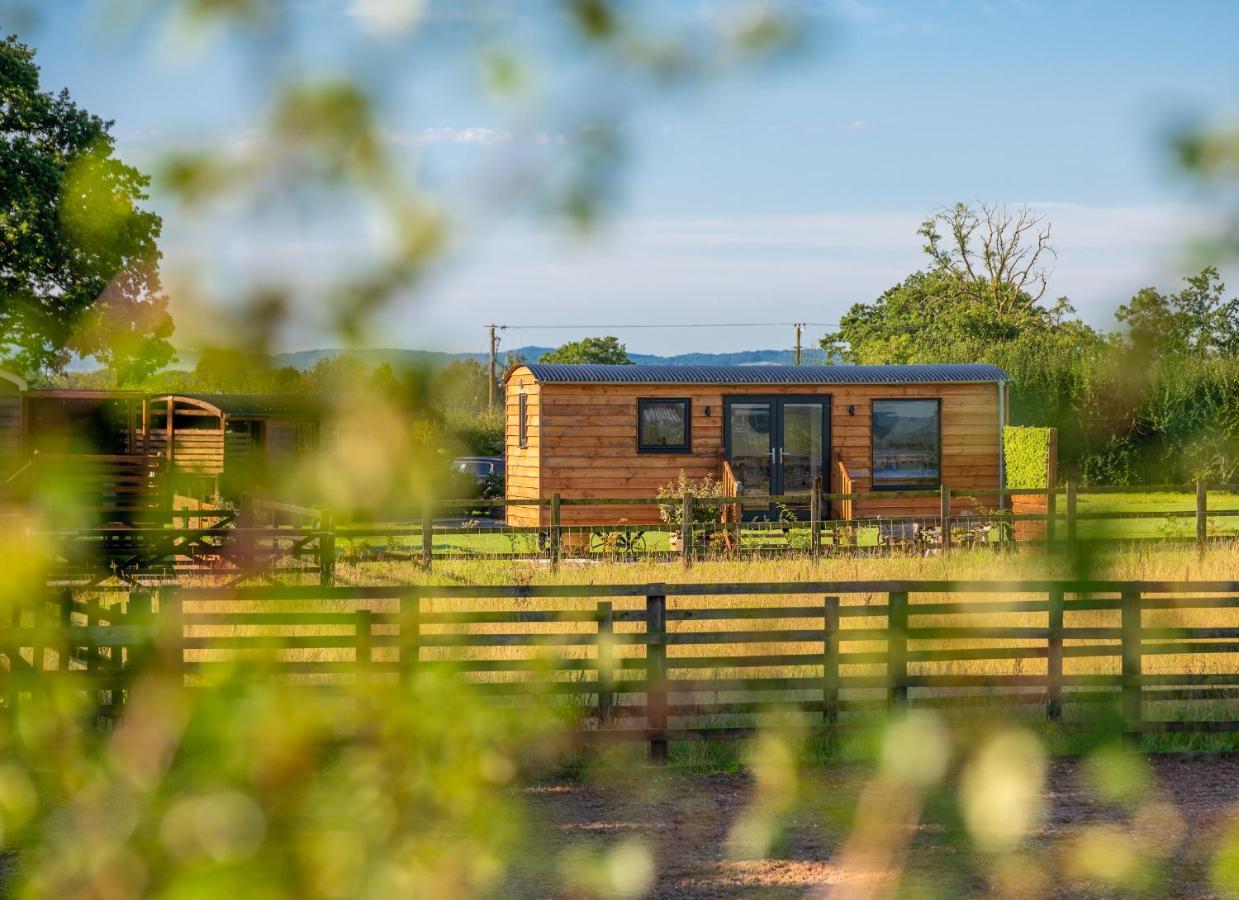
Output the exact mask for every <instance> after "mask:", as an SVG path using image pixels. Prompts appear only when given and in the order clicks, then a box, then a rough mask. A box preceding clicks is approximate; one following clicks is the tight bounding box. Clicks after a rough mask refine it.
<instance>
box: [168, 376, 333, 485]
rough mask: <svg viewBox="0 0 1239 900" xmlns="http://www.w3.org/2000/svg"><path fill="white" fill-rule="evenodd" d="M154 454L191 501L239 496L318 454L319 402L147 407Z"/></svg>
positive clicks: (223, 400) (255, 400)
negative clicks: (275, 471)
mask: <svg viewBox="0 0 1239 900" xmlns="http://www.w3.org/2000/svg"><path fill="white" fill-rule="evenodd" d="M150 410H151V413H150V432H149V440H148V446H149V447H150V450H151V452H153V453H158V454H160V455H161V456H163V457H164V458H165V459H166V460H167V462H168V466H169V469H170V471H171V472H172V474H173V476H174V478H176V479H177V480H178V481H179V483H180V487H181V488H182V489H183V490H184V492H186V493H190V494H194V495H199V494H200V495H206V494H216V493H220V492H221V490H222V491H223V493H225V494H233V495H235V494H237V493H238V492H240V491H241V490H247V489H249V488H250V487H252V486H253V485H254V484H255V483H259V482H261V481H262V480H263V479H264V478H265V474H266V472H268V471H269V470H270V469H271V468H272V467H276V466H280V465H284V464H286V463H289V462H292V461H293V460H294V459H295V458H296V456H297V455H298V454H299V453H301V452H305V451H311V450H316V449H317V448H318V446H319V437H320V428H321V422H322V416H323V401H322V399H321V398H317V397H311V396H305V395H300V394H169V395H165V396H162V397H155V398H153V399H152V400H151V401H150Z"/></svg>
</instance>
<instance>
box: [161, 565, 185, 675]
mask: <svg viewBox="0 0 1239 900" xmlns="http://www.w3.org/2000/svg"><path fill="white" fill-rule="evenodd" d="M159 625H160V634H161V636H162V640H163V642H164V647H163V653H164V655H165V656H167V658H168V659H167V661H168V664H169V665H171V666H172V668H173V670H174V671H175V672H176V673H177V674H178V675H179V676H180V677H179V680H178V683H177V687H184V686H185V675H186V673H187V671H188V669H189V664H188V663H187V662H186V661H185V605H184V603H183V602H182V601H181V595H180V594H179V593H178V592H177V591H176V590H175V589H173V588H165V589H163V590H161V591H160V592H159Z"/></svg>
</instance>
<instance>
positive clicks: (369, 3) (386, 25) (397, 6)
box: [348, 0, 426, 37]
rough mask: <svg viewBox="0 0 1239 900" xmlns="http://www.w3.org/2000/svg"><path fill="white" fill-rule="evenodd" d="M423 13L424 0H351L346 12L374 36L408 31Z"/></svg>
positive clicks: (424, 9) (424, 11)
mask: <svg viewBox="0 0 1239 900" xmlns="http://www.w3.org/2000/svg"><path fill="white" fill-rule="evenodd" d="M425 13H426V0H351V2H350V3H349V6H348V14H349V15H350V16H352V17H354V18H355V19H357V20H358V21H359V22H360V23H361V27H362V30H363V31H365V32H366V33H367V34H370V35H373V36H375V37H384V36H392V35H398V34H400V33H401V32H404V31H408V30H409V29H410V28H412V27H413V26H414V25H416V24H417V23H418V22H419V21H421V18H422V16H423V15H425Z"/></svg>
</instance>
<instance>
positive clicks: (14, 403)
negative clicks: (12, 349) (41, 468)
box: [0, 370, 26, 485]
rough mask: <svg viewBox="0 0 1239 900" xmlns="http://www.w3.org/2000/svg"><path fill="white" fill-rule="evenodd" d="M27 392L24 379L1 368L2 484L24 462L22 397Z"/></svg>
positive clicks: (0, 477) (0, 439) (0, 456)
mask: <svg viewBox="0 0 1239 900" xmlns="http://www.w3.org/2000/svg"><path fill="white" fill-rule="evenodd" d="M25 392H26V382H25V381H24V380H22V379H21V378H18V377H17V376H16V375H14V374H13V373H11V372H5V371H3V370H0V485H3V483H4V482H5V481H7V480H8V478H9V477H10V476H11V475H12V474H13V473H14V472H15V471H16V470H17V468H18V467H19V466H21V465H22V463H23V456H24V452H25V425H24V422H25V417H24V415H23V412H22V397H23V396H24V394H25Z"/></svg>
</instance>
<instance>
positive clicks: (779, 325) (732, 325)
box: [504, 322, 839, 331]
mask: <svg viewBox="0 0 1239 900" xmlns="http://www.w3.org/2000/svg"><path fill="white" fill-rule="evenodd" d="M797 325H800V326H801V327H804V328H807V327H809V326H810V325H811V326H813V327H814V328H838V327H839V323H838V322H683V323H680V322H675V323H667V324H652V323H646V324H640V325H507V326H504V327H506V328H508V329H511V330H521V331H532V330H534V329H539V330H547V331H550V330H555V331H584V330H587V329H602V328H613V329H615V330H617V331H618V330H621V329H628V328H795V327H796V326H797Z"/></svg>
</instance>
